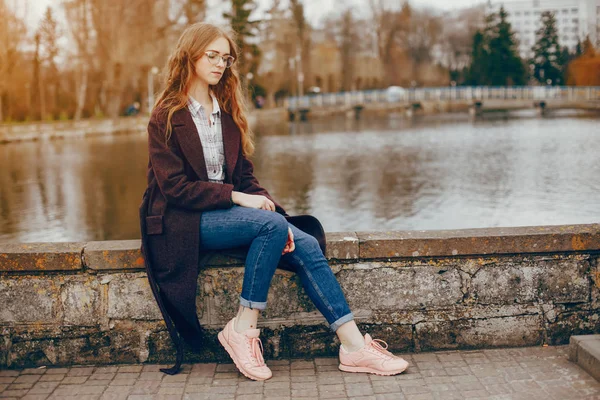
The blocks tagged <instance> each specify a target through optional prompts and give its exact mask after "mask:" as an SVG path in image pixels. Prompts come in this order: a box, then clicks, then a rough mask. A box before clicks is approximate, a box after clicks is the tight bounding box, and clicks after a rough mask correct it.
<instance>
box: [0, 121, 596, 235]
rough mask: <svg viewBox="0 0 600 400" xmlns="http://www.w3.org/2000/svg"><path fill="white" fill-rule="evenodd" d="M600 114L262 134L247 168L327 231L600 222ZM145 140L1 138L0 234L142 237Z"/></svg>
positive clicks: (300, 128) (320, 125) (351, 124)
mask: <svg viewBox="0 0 600 400" xmlns="http://www.w3.org/2000/svg"><path fill="white" fill-rule="evenodd" d="M598 132H599V130H598V118H589V117H586V118H582V117H580V116H578V115H573V114H569V113H567V114H564V115H562V116H560V115H559V116H557V117H553V118H543V119H541V118H534V117H532V116H531V115H520V114H517V115H512V116H511V118H491V119H485V120H478V121H475V122H473V121H469V120H467V119H465V118H464V117H453V116H445V117H428V118H427V119H422V120H418V119H417V120H413V121H410V120H405V119H403V118H400V117H398V116H394V115H392V116H390V117H389V118H388V117H385V118H379V119H366V120H361V121H353V120H345V119H332V120H329V121H325V122H314V123H302V124H292V125H290V126H284V127H276V128H272V129H263V130H262V134H261V135H260V136H259V138H258V140H257V152H256V154H255V156H254V161H255V174H256V176H257V177H258V178H259V180H260V181H261V184H262V185H263V186H265V187H266V188H267V189H269V191H270V192H271V194H272V195H273V196H274V197H275V198H276V199H277V200H278V201H279V202H280V203H281V204H282V205H283V206H284V207H285V208H286V209H287V210H288V212H289V213H290V214H297V213H310V214H313V215H315V216H316V217H317V218H319V219H320V220H321V222H322V223H323V225H324V227H325V230H326V231H369V230H413V229H418V230H420V229H459V228H478V227H495V226H526V225H555V224H576V223H594V222H599V220H600V196H599V194H598V193H600V157H599V156H598V155H599V154H600V140H598V135H599V133H598ZM146 163H147V150H146V138H145V136H141V135H137V134H135V135H133V134H132V135H119V136H113V137H96V138H89V139H79V140H65V141H49V142H29V143H12V144H5V145H0V189H1V191H0V243H7V242H39V241H89V240H117V239H135V238H139V223H138V206H139V203H140V199H141V195H142V193H143V191H144V189H145V171H146Z"/></svg>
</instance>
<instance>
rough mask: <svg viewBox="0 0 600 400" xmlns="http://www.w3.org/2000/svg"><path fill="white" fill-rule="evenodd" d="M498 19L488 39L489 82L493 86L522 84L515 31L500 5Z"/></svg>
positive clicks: (521, 65) (520, 63)
mask: <svg viewBox="0 0 600 400" xmlns="http://www.w3.org/2000/svg"><path fill="white" fill-rule="evenodd" d="M498 17H499V18H500V20H499V21H498V24H497V25H496V26H495V29H494V34H493V36H492V38H491V39H490V42H489V43H490V62H489V64H488V65H489V82H490V84H491V85H493V86H511V85H523V84H525V82H526V76H525V67H524V65H523V61H522V60H521V57H519V52H518V45H517V41H516V39H515V33H514V32H513V30H512V27H511V24H510V22H508V20H507V19H508V13H507V12H506V11H505V10H504V7H503V6H502V7H500V12H499V13H498Z"/></svg>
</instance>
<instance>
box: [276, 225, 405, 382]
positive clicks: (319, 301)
mask: <svg viewBox="0 0 600 400" xmlns="http://www.w3.org/2000/svg"><path fill="white" fill-rule="evenodd" d="M290 226H292V225H290ZM292 232H293V233H294V242H295V244H296V249H295V250H294V251H293V252H291V253H289V254H286V255H284V256H283V260H285V261H286V262H288V263H290V264H292V265H294V266H295V267H296V272H297V273H298V275H299V276H300V280H301V281H302V285H303V286H304V289H305V290H306V292H307V294H308V296H309V297H310V298H311V300H312V301H313V302H314V303H315V306H316V307H317V309H318V310H319V311H321V313H322V314H323V315H324V316H325V318H326V319H327V322H329V326H330V328H331V330H333V331H334V332H335V333H336V334H337V335H338V337H339V339H340V342H341V343H342V346H340V365H339V368H340V369H341V370H342V371H347V372H368V373H373V374H378V375H395V374H399V373H401V372H402V371H404V370H405V369H406V368H407V367H408V363H407V362H406V361H405V360H403V359H402V358H400V357H396V356H394V355H393V354H392V353H390V352H389V351H387V350H386V348H387V344H385V342H383V341H381V340H378V339H372V338H371V336H370V335H369V334H366V335H365V336H364V337H363V336H362V334H361V333H360V331H359V329H358V327H357V326H356V323H355V322H354V317H353V315H352V313H351V312H350V308H349V306H348V303H347V302H346V298H345V297H344V293H343V292H342V289H341V287H340V285H339V283H338V281H337V279H336V277H335V275H334V274H333V271H331V268H330V267H329V264H328V263H327V259H326V258H325V256H324V255H323V252H322V251H321V248H320V247H319V244H318V243H317V240H316V239H315V238H313V237H312V236H310V235H308V234H306V233H304V232H302V231H300V230H299V229H297V228H295V227H293V226H292ZM383 344H385V346H383Z"/></svg>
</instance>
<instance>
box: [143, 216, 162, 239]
mask: <svg viewBox="0 0 600 400" xmlns="http://www.w3.org/2000/svg"><path fill="white" fill-rule="evenodd" d="M162 233H163V216H162V215H153V216H150V217H146V234H147V235H161V234H162Z"/></svg>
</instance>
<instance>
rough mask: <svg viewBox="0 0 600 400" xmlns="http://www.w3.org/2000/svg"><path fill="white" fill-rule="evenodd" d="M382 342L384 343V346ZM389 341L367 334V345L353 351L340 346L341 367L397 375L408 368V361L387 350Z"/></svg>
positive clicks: (347, 370) (342, 368)
mask: <svg viewBox="0 0 600 400" xmlns="http://www.w3.org/2000/svg"><path fill="white" fill-rule="evenodd" d="M380 343H383V344H384V345H385V347H383V346H382V345H381V344H380ZM387 347H388V346H387V343H386V342H384V341H383V340H379V339H373V338H371V335H369V334H368V333H367V334H365V347H363V348H362V349H360V350H358V351H353V352H352V353H350V352H348V351H346V350H345V349H344V348H343V347H342V346H340V366H339V369H341V370H342V371H346V372H368V373H371V374H376V375H396V374H399V373H401V372H402V371H404V370H405V369H406V368H408V363H407V362H406V361H405V360H404V359H403V358H401V357H397V356H395V355H393V354H392V353H390V352H389V351H387V350H386V349H387Z"/></svg>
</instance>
